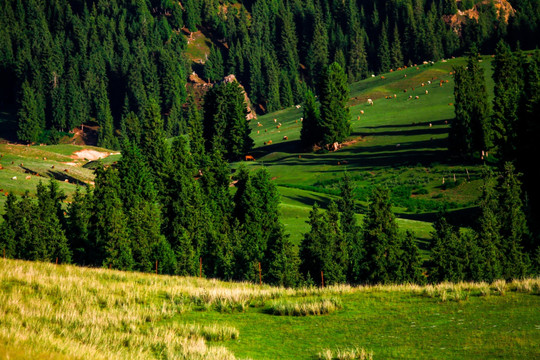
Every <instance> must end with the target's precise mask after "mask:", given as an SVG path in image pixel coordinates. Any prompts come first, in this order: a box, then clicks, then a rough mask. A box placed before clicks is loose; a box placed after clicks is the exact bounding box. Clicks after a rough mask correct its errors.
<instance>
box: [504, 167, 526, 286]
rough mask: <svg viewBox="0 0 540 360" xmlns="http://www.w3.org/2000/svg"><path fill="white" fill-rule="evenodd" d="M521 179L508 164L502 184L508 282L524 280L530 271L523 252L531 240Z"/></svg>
mask: <svg viewBox="0 0 540 360" xmlns="http://www.w3.org/2000/svg"><path fill="white" fill-rule="evenodd" d="M518 176H519V175H518V174H516V173H515V168H514V166H513V164H512V163H506V164H505V165H504V170H503V173H502V179H501V182H500V184H499V196H500V203H499V211H500V213H499V217H500V219H501V239H502V251H503V252H504V261H503V276H504V277H505V278H506V279H511V278H522V277H524V276H525V275H526V274H527V272H528V267H529V258H528V256H527V254H525V253H524V252H523V241H524V239H525V238H526V237H527V236H529V233H528V232H529V231H528V227H527V221H526V218H525V213H524V211H523V202H522V200H521V182H520V181H519V178H518Z"/></svg>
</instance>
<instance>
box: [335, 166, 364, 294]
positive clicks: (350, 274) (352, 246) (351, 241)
mask: <svg viewBox="0 0 540 360" xmlns="http://www.w3.org/2000/svg"><path fill="white" fill-rule="evenodd" d="M354 190H355V189H354V187H353V183H352V180H351V177H350V175H349V173H348V172H345V174H344V175H343V178H342V180H341V182H340V191H341V195H340V201H339V208H340V209H339V210H340V211H341V220H340V224H341V232H342V234H343V238H344V240H345V242H346V247H347V253H348V257H349V261H348V264H347V280H348V281H349V282H351V283H356V282H358V281H359V280H360V264H361V262H362V258H363V243H362V238H361V233H360V227H359V226H358V224H357V221H356V214H355V196H354Z"/></svg>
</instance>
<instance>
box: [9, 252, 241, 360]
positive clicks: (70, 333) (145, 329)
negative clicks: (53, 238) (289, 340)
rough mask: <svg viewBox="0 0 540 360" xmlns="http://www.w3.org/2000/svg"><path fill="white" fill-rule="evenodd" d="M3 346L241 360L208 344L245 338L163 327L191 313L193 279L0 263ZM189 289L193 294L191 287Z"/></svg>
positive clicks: (88, 355) (80, 354) (215, 330)
mask: <svg viewBox="0 0 540 360" xmlns="http://www.w3.org/2000/svg"><path fill="white" fill-rule="evenodd" d="M0 274H1V275H0V284H1V285H0V288H1V292H0V318H1V319H2V320H1V325H0V343H4V344H7V345H10V346H12V347H16V348H19V349H24V348H29V349H32V352H31V353H28V354H26V352H25V355H24V356H21V357H23V358H24V357H26V358H32V357H33V356H32V354H36V353H37V352H42V353H54V354H62V355H66V356H67V357H69V358H81V359H149V358H167V359H210V358H211V359H234V358H235V357H234V355H233V354H232V353H230V352H229V351H228V350H227V349H226V348H224V347H222V346H213V345H208V344H207V343H206V341H205V339H209V340H227V339H234V338H237V337H238V336H239V334H238V331H237V330H236V329H234V328H231V327H227V326H220V325H206V326H200V325H190V324H187V325H186V324H180V325H179V324H175V323H172V322H163V323H161V322H162V320H165V319H169V318H171V317H172V316H174V315H176V314H178V313H182V312H184V311H186V309H187V307H188V306H189V305H186V304H185V303H184V302H183V301H179V299H182V297H181V296H180V294H178V296H166V294H165V293H164V291H163V289H168V290H169V291H173V294H175V293H174V291H179V289H180V288H181V285H180V284H176V286H172V287H171V288H168V287H167V286H166V284H169V285H172V283H174V282H177V283H178V282H179V283H197V281H196V280H193V279H186V278H172V277H157V276H151V275H145V274H136V273H122V272H117V271H109V270H103V269H84V268H77V267H73V266H55V265H52V264H46V263H31V262H23V261H13V260H2V261H0ZM184 286H185V288H189V286H186V284H184Z"/></svg>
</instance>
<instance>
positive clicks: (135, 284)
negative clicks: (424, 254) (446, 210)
mask: <svg viewBox="0 0 540 360" xmlns="http://www.w3.org/2000/svg"><path fill="white" fill-rule="evenodd" d="M539 295H540V279H529V280H521V281H514V282H512V283H505V282H503V281H499V282H496V283H493V284H485V283H479V284H470V283H463V284H440V285H437V286H423V287H422V286H412V285H400V286H372V287H357V288H353V287H348V286H341V287H330V288H325V289H318V288H304V289H296V290H293V289H283V288H272V287H268V286H258V285H253V284H247V283H227V282H220V281H215V280H206V279H198V278H185V277H170V276H159V275H151V274H140V273H125V272H119V271H112V270H106V269H89V268H79V267H74V266H68V265H53V264H47V263H32V262H24V261H15V260H4V259H0V359H36V358H40V359H74V358H75V359H150V358H158V359H235V358H237V359H240V358H252V359H316V358H318V357H320V358H325V357H324V356H325V355H324V354H329V353H331V352H333V353H334V354H335V353H337V352H338V350H339V352H341V353H349V354H350V353H352V352H353V351H355V352H356V353H358V354H361V353H364V355H366V354H368V355H369V354H370V353H372V355H373V358H374V359H389V358H406V359H488V358H490V359H491V358H507V359H534V358H538V356H540V351H539V350H538V349H540V311H538V309H539V308H540V296H539ZM310 314H321V315H310ZM298 315H300V316H298ZM358 358H360V357H358Z"/></svg>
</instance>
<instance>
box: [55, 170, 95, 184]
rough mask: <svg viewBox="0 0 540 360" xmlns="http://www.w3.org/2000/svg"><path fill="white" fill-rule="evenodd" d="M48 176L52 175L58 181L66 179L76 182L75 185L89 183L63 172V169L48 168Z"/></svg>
mask: <svg viewBox="0 0 540 360" xmlns="http://www.w3.org/2000/svg"><path fill="white" fill-rule="evenodd" d="M47 176H50V177H52V178H54V179H55V180H58V181H66V180H67V181H68V182H69V183H70V184H75V185H79V186H87V184H86V183H85V182H84V181H81V180H79V179H77V178H75V177H73V176H71V175H69V174H68V173H66V172H62V171H58V170H54V171H51V170H48V171H47Z"/></svg>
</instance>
